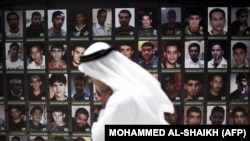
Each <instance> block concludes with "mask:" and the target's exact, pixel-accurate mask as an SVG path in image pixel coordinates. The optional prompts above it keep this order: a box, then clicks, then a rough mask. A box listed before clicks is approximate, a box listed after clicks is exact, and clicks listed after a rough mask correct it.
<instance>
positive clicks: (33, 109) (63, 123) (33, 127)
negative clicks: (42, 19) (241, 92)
mask: <svg viewBox="0 0 250 141" xmlns="http://www.w3.org/2000/svg"><path fill="white" fill-rule="evenodd" d="M99 106H100V105H99ZM7 108H8V110H7V111H8V112H6V113H5V111H4V110H5V109H4V106H3V105H0V112H1V115H2V116H1V124H0V125H1V127H0V129H1V131H10V134H15V133H16V132H22V133H26V132H31V133H38V132H44V133H48V132H50V133H65V132H66V133H72V135H79V134H80V135H83V134H84V135H85V136H88V135H89V134H90V131H91V126H92V124H93V122H95V121H96V119H97V118H98V116H99V115H98V114H99V112H100V107H98V106H95V107H94V108H93V109H91V108H90V107H89V106H71V107H70V108H69V107H68V106H66V105H64V106H63V105H56V106H50V107H46V106H44V105H30V106H29V107H28V110H26V109H25V105H21V106H13V105H11V106H8V107H7ZM47 108H49V109H47ZM92 116H93V117H92ZM164 117H165V120H166V121H168V122H169V123H170V124H171V125H226V124H227V125H247V124H249V120H250V118H249V106H248V105H231V106H229V107H227V106H226V105H208V106H202V105H187V106H184V107H183V108H181V106H180V105H175V113H173V114H170V113H165V114H164Z"/></svg>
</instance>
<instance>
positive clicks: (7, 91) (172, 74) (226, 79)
mask: <svg viewBox="0 0 250 141" xmlns="http://www.w3.org/2000/svg"><path fill="white" fill-rule="evenodd" d="M237 3H239V2H237ZM237 3H236V2H235V3H234V2H232V3H231V4H230V5H229V4H228V2H226V1H224V0H222V1H220V2H218V1H209V2H207V1H203V0H202V1H200V2H196V1H189V3H186V2H185V1H181V0H179V1H171V0H170V1H167V2H166V1H163V0H162V1H159V2H152V1H150V0H146V1H144V2H138V1H137V2H133V1H131V2H127V1H121V2H119V3H118V2H116V1H112V0H110V1H107V2H105V3H104V2H102V3H100V2H98V1H95V0H94V1H85V2H82V1H80V0H73V1H71V2H68V1H66V2H61V1H58V0H51V1H47V0H44V1H39V2H37V3H34V2H33V1H30V0H23V1H22V2H21V1H18V2H16V1H13V0H9V1H2V2H1V11H0V26H1V27H0V30H1V34H0V37H1V38H0V43H1V44H0V84H1V85H0V131H1V132H0V141H1V139H2V140H7V141H10V140H11V139H12V138H13V137H14V136H19V137H20V138H21V141H26V140H32V141H33V140H34V139H35V138H36V137H37V136H41V137H43V138H44V139H45V140H47V141H51V140H53V139H54V138H56V137H63V138H64V139H65V140H67V141H71V140H72V141H73V140H75V139H76V138H77V137H80V138H84V139H85V140H88V141H89V140H90V135H91V133H90V128H87V129H86V130H85V131H75V130H74V128H73V124H74V118H75V112H76V110H77V109H79V108H85V109H87V111H88V112H89V114H90V116H89V119H88V120H87V122H88V124H90V126H91V125H92V123H93V122H94V121H96V119H97V117H98V112H99V110H100V101H99V97H98V94H97V93H96V91H95V88H94V86H93V85H92V83H91V81H89V80H88V78H86V77H85V78H84V80H85V82H86V83H85V87H84V91H85V94H86V96H85V97H84V100H74V99H73V98H72V97H73V95H74V94H75V92H76V89H75V85H74V79H75V78H76V77H77V76H78V75H82V73H80V72H79V71H78V70H77V68H74V67H73V65H72V60H73V58H72V51H73V47H74V45H75V44H83V45H84V46H88V45H90V44H91V43H93V42H96V41H104V42H107V43H109V44H111V45H113V46H115V47H117V49H118V46H119V45H120V44H123V43H132V46H133V48H134V54H133V61H135V62H137V63H138V62H140V61H141V60H143V55H142V54H143V53H142V50H141V49H142V47H141V45H142V44H143V43H145V42H151V43H153V45H154V46H155V48H154V57H155V58H157V60H158V64H157V66H156V67H149V68H145V69H147V70H148V71H149V72H150V73H152V75H154V76H155V77H156V79H158V80H159V82H161V84H162V88H163V90H165V83H167V82H168V85H173V83H175V84H174V85H175V89H174V91H175V92H176V95H175V97H174V98H173V100H172V101H173V103H174V105H175V106H176V109H177V113H178V114H177V117H178V120H177V122H176V124H180V125H185V124H188V122H187V121H188V118H187V117H186V114H187V111H188V109H189V108H190V107H197V108H199V110H200V111H201V116H200V122H199V123H198V124H201V125H208V124H211V122H212V121H211V120H210V115H211V111H212V109H213V108H214V107H216V106H220V107H222V108H223V109H224V110H225V116H224V117H222V119H223V120H222V124H225V125H233V124H234V122H233V118H232V115H231V114H232V111H233V109H234V108H235V107H240V108H243V110H245V112H246V116H245V117H244V122H243V124H249V123H250V118H249V117H250V115H249V114H250V112H249V110H250V109H249V106H250V105H249V103H250V101H249V95H250V89H249V88H250V68H249V66H248V67H246V68H242V69H235V68H233V67H234V65H235V60H234V57H233V55H232V54H233V52H232V47H233V45H234V44H236V43H238V42H242V43H244V44H245V45H246V46H247V53H246V58H245V61H246V63H247V64H249V63H250V31H249V32H246V34H245V35H242V36H238V35H233V34H232V32H231V31H232V26H231V24H232V22H233V21H234V20H235V19H236V16H235V13H236V10H237V9H239V8H241V7H246V8H247V9H248V17H247V23H248V28H250V27H249V26H250V5H245V4H242V3H241V4H242V5H240V4H237ZM101 8H103V9H105V10H107V19H106V23H107V26H108V27H109V28H110V29H109V30H107V31H108V32H109V33H108V34H106V35H104V36H96V35H94V33H93V30H92V27H93V26H94V25H95V23H96V22H97V11H98V10H99V9H101ZM214 8H221V9H223V10H224V11H225V13H226V17H225V21H226V22H225V27H224V31H226V32H227V34H225V35H220V36H216V35H209V33H208V31H210V30H211V28H212V27H211V26H210V24H209V23H210V20H209V16H208V15H209V12H210V11H211V10H212V9H214ZM122 9H126V10H129V11H130V12H131V20H130V25H131V26H133V27H135V31H132V32H129V33H128V34H126V35H121V36H120V35H118V34H117V33H116V32H115V29H116V27H118V26H120V25H119V24H120V23H119V18H118V16H117V15H118V13H119V11H120V10H122ZM171 9H174V10H175V11H176V22H179V25H180V26H179V27H180V30H175V29H174V30H172V29H169V30H168V32H167V31H163V27H162V26H161V25H163V24H164V23H166V22H168V19H167V15H166V14H167V12H168V11H170V10H171ZM57 10H59V11H62V12H63V14H64V15H65V18H64V22H63V25H62V29H63V30H64V31H65V33H66V34H65V35H62V36H49V35H48V33H49V30H48V29H49V28H50V27H52V26H53V24H52V17H53V16H52V14H53V12H55V11H57ZM192 10H198V12H199V13H200V16H201V21H200V23H199V24H200V26H202V27H203V30H202V31H200V32H199V33H197V34H195V35H189V34H187V33H186V32H185V28H186V26H188V16H187V14H188V13H189V12H190V11H192ZM11 11H15V12H17V13H18V15H19V22H18V25H19V29H20V30H21V31H22V33H23V34H19V35H20V36H18V35H16V36H15V37H8V36H7V32H8V30H9V28H10V26H9V24H8V22H7V19H6V18H7V14H8V13H9V12H11ZM35 11H38V12H40V13H41V21H42V25H43V27H44V33H41V34H39V35H38V36H36V37H35V36H27V35H28V33H27V29H26V28H27V27H28V26H29V25H30V23H31V15H32V13H33V12H35ZM78 11H81V12H83V13H84V14H85V19H86V28H85V29H86V30H85V31H84V33H83V34H82V35H81V36H74V35H76V34H75V33H74V34H73V32H72V31H73V28H74V27H75V24H76V21H75V14H76V13H77V12H78ZM144 13H149V14H150V15H151V17H152V23H151V26H152V28H153V29H154V30H155V31H156V32H153V33H154V34H152V35H147V36H144V35H140V34H139V32H138V30H139V29H140V27H141V25H142V20H141V15H143V14H144ZM176 29H177V28H176ZM173 32H176V34H168V35H165V33H173ZM104 33H105V32H104ZM144 33H147V32H146V31H144ZM155 33H157V34H155ZM172 41H173V42H178V44H179V47H180V48H179V49H180V57H179V58H178V59H177V63H178V64H180V66H179V67H175V68H165V67H164V63H165V61H164V60H165V57H164V46H165V44H167V43H169V42H172ZM212 42H220V43H223V45H224V54H223V57H224V58H225V59H226V60H227V63H226V64H225V65H224V67H223V68H209V66H208V61H209V60H210V59H212V57H211V56H212V55H211V43H212ZM12 43H17V44H18V45H19V46H20V49H19V50H18V53H17V56H18V58H19V59H20V60H21V61H22V62H19V64H17V66H18V67H17V68H15V69H10V68H8V66H10V65H11V64H10V63H9V62H8V59H9V58H10V56H9V55H10V53H11V49H10V45H11V44H12ZM37 43H38V44H40V45H41V46H42V49H43V53H42V55H44V57H45V65H44V66H42V67H41V68H39V69H32V68H31V69H30V68H28V67H27V66H28V65H29V64H30V63H31V62H32V58H31V56H30V52H29V47H30V45H31V44H37ZM55 43H57V44H58V43H60V44H61V45H62V48H63V49H64V51H65V53H64V55H63V59H64V60H65V62H66V65H65V67H62V68H50V67H49V65H48V64H49V62H50V61H51V59H52V56H51V54H52V53H51V47H52V46H53V44H55ZM191 43H197V44H199V45H200V47H201V48H200V53H199V55H198V56H199V57H198V58H199V59H200V60H201V61H202V62H204V64H203V65H200V67H201V68H190V66H186V65H185V60H188V59H189V58H190V56H189V53H188V46H189V45H190V44H191ZM162 65H163V67H162ZM134 73H136V72H134ZM239 73H242V74H244V75H245V76H246V78H245V79H244V80H246V83H244V84H246V89H245V91H244V92H245V93H247V94H248V95H247V94H246V96H245V97H244V98H243V99H242V100H237V99H236V100H231V99H230V94H231V93H232V92H233V91H234V90H235V89H237V85H236V76H237V74H239ZM54 74H63V75H64V76H65V78H66V85H65V90H64V93H63V94H64V95H65V99H64V100H52V99H51V98H52V97H53V96H54V94H53V89H52V88H51V87H50V85H49V82H50V78H51V76H52V75H54ZM34 75H35V76H39V77H40V78H41V83H40V84H41V88H42V90H43V91H44V94H45V95H44V96H42V97H41V98H40V99H38V100H32V99H31V95H32V91H31V89H32V87H31V86H32V83H31V78H32V76H34ZM213 75H218V76H220V78H222V81H216V82H215V83H214V85H216V86H218V85H220V87H221V88H220V89H221V90H220V91H219V92H220V94H221V97H220V99H218V100H209V92H210V90H209V89H210V79H211V78H212V76H213ZM196 77H198V78H199V81H200V85H199V89H198V93H197V94H198V96H197V97H195V99H192V100H185V99H186V98H187V97H188V96H187V94H186V93H187V92H186V90H187V87H188V85H185V84H186V81H187V80H188V79H189V78H191V79H193V78H196ZM14 80H20V81H17V82H21V83H20V84H19V85H17V84H16V83H15V85H14V84H13V83H10V82H13V81H14ZM15 82H16V81H15ZM242 82H243V81H242ZM242 84H243V83H242ZM18 86H19V88H20V91H19V92H18V93H19V94H20V95H21V96H20V98H19V99H18V100H17V99H12V98H11V95H12V91H11V90H12V89H13V90H14V89H18ZM173 94H174V93H173ZM13 106H18V107H19V109H20V111H21V113H20V116H21V119H22V120H23V121H24V122H25V125H24V126H23V127H21V128H20V129H17V130H15V128H13V127H10V125H12V124H11V119H12V118H11V117H12V116H13V115H11V114H10V113H11V109H12V108H13ZM36 106H40V107H41V108H42V109H43V111H44V112H43V113H42V115H41V117H40V118H41V120H40V122H41V123H42V125H44V126H45V127H43V128H41V129H39V130H37V131H33V130H31V122H30V121H29V120H34V117H32V115H31V113H30V111H31V109H32V108H33V107H36ZM55 108H59V109H61V110H62V111H63V112H65V113H64V114H65V116H64V117H65V118H64V122H66V123H67V124H66V126H65V127H64V128H63V130H62V131H53V130H52V125H51V123H53V122H54V119H53V116H52V113H53V111H54V109H55ZM166 116H167V114H166ZM25 117H26V119H25ZM14 125H15V124H14ZM16 126H17V127H18V126H21V125H20V124H16Z"/></svg>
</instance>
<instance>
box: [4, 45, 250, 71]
mask: <svg viewBox="0 0 250 141" xmlns="http://www.w3.org/2000/svg"><path fill="white" fill-rule="evenodd" d="M107 43H109V44H110V45H112V42H107ZM89 45H90V42H87V41H82V42H77V41H76V42H70V44H69V45H68V44H67V42H62V41H60V42H59V41H50V42H47V43H46V42H45V43H44V42H25V43H23V42H6V43H5V44H3V45H2V47H1V46H0V48H1V51H0V53H1V57H0V69H3V68H6V69H7V70H25V69H28V70H46V69H49V70H57V71H58V70H67V69H70V70H77V69H78V66H79V64H80V56H81V55H82V54H83V53H84V51H85V50H86V49H87V47H88V46H89ZM112 46H114V47H115V48H116V49H117V50H118V51H120V52H121V53H122V54H124V55H125V56H127V57H128V58H129V59H131V60H132V61H135V62H136V63H138V64H139V65H141V66H142V67H143V68H145V69H156V70H158V69H162V71H166V70H168V69H181V68H185V69H198V70H203V71H204V69H205V68H207V69H220V68H223V69H227V68H231V69H236V70H238V69H241V70H244V69H245V70H249V68H250V66H249V63H250V40H232V41H229V42H228V41H224V40H209V41H205V40H188V41H184V42H182V41H179V40H162V41H161V42H158V40H145V41H138V42H136V41H116V42H115V43H113V45H112ZM183 70H184V69H183Z"/></svg>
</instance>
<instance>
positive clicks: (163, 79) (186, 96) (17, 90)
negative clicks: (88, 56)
mask: <svg viewBox="0 0 250 141" xmlns="http://www.w3.org/2000/svg"><path fill="white" fill-rule="evenodd" d="M152 75H153V76H154V77H155V78H156V79H158V80H159V82H160V83H161V87H162V89H163V90H164V91H165V93H166V95H167V96H168V97H169V98H170V99H171V100H172V101H184V102H189V101H191V102H193V101H198V102H214V101H215V102H222V101H224V102H226V101H230V102H239V103H242V102H244V101H245V102H248V101H249V95H250V73H242V72H239V73H230V74H228V73H208V74H204V73H186V74H184V75H182V74H181V73H163V74H161V75H158V74H157V73H152ZM0 77H1V80H2V81H3V75H0ZM5 82H6V83H5V84H6V85H2V86H1V91H2V92H1V95H0V101H5V102H8V104H12V103H18V102H20V103H30V104H35V103H36V102H38V103H41V102H43V103H45V102H46V103H48V104H51V105H54V104H58V103H61V104H66V105H68V104H69V103H72V104H74V103H83V104H84V103H85V104H90V102H93V101H97V102H98V101H100V96H99V92H98V90H97V89H96V88H95V86H94V85H93V84H92V82H91V80H89V79H88V78H87V77H85V76H84V74H71V75H68V74H63V73H53V74H48V75H47V74H38V73H36V74H27V75H17V74H7V76H6V81H5ZM58 82H60V83H59V84H60V85H59V84H57V83H58ZM3 84H4V83H3ZM5 88H6V89H5ZM58 89H60V91H59V90H58ZM6 104H7V103H6Z"/></svg>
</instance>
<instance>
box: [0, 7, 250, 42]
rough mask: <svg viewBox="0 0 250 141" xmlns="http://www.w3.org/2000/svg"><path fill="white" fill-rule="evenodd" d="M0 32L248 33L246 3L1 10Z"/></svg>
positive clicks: (14, 34) (54, 34)
mask: <svg viewBox="0 0 250 141" xmlns="http://www.w3.org/2000/svg"><path fill="white" fill-rule="evenodd" d="M1 13H2V14H0V15H1V21H2V22H1V24H2V25H3V26H2V28H1V29H2V30H3V31H4V32H1V33H5V34H4V35H2V36H5V37H6V38H16V37H26V38H36V37H45V36H48V37H66V36H69V37H91V36H112V35H114V36H157V35H161V36H180V35H198V36H203V35H209V36H210V35H211V36H213V35H215V36H218V35H219V36H227V35H232V36H249V35H250V27H249V23H250V18H249V17H248V15H249V14H250V10H249V7H198V6H195V7H161V8H160V10H159V9H157V8H150V7H149V8H113V9H112V8H104V9H102V8H93V9H84V10H82V9H49V10H42V9H40V10H17V11H2V12H1Z"/></svg>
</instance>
